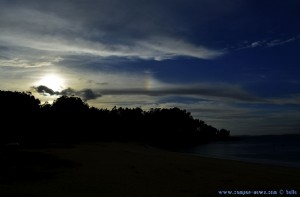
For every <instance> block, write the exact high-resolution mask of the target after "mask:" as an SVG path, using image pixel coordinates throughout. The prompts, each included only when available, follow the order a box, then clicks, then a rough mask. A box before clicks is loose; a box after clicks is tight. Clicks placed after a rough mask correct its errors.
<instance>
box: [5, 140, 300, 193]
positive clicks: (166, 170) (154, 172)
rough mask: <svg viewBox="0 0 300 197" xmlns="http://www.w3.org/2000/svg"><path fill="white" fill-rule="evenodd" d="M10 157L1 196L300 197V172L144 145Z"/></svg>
mask: <svg viewBox="0 0 300 197" xmlns="http://www.w3.org/2000/svg"><path fill="white" fill-rule="evenodd" d="M9 154H12V155H13V156H8V153H2V154H0V156H1V158H2V160H1V163H2V164H1V169H2V170H1V171H0V173H1V174H0V196H1V197H39V196H41V197H48V196H49V197H60V196H63V197H77V196H78V197H79V196H80V197H103V196H104V197H106V196H122V197H123V196H128V197H134V196H141V197H142V196H151V197H157V196H164V197H166V196H170V197H174V196H230V195H220V194H218V191H219V190H237V191H245V190H250V191H251V192H254V191H257V190H267V191H269V190H271V191H276V192H284V193H286V192H287V191H286V190H288V191H289V192H290V193H292V192H293V191H294V192H298V193H300V169H299V168H288V167H278V166H270V165H262V164H253V163H246V162H239V161H230V160H222V159H213V158H203V157H199V156H195V155H188V154H184V153H176V152H168V151H164V150H159V149H155V148H149V147H146V146H143V145H142V144H134V143H108V142H106V143H104V142H102V143H100V142H98V143H96V142H95V143H83V144H80V145H76V146H74V147H71V148H43V149H27V150H23V151H21V152H20V151H14V152H13V153H9ZM10 160H12V161H10ZM294 194H295V193H294ZM239 196H242V195H239ZM245 196H263V195H245ZM268 196H271V195H268ZM273 196H274V195H273ZM278 196H285V195H279V193H278ZM287 196H295V195H287Z"/></svg>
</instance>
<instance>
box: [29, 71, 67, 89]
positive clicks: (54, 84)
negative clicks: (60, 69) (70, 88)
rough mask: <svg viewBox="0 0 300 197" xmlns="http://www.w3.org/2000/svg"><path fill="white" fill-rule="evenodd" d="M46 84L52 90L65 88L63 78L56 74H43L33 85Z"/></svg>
mask: <svg viewBox="0 0 300 197" xmlns="http://www.w3.org/2000/svg"><path fill="white" fill-rule="evenodd" d="M41 85H42V86H46V87H48V88H50V89H52V90H53V91H55V92H57V91H61V90H63V89H64V88H65V82H64V79H63V78H62V77H61V76H59V75H57V74H48V75H45V76H43V77H42V78H41V79H40V80H39V81H37V82H36V83H35V86H41Z"/></svg>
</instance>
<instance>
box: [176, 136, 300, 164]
mask: <svg viewBox="0 0 300 197" xmlns="http://www.w3.org/2000/svg"><path fill="white" fill-rule="evenodd" d="M181 152H185V153H190V154H194V155H199V156H202V157H210V158H220V159H229V160H237V161H245V162H251V163H261V164H271V165H276V166H286V167H296V168H300V134H296V135H264V136H234V137H232V138H231V139H230V140H226V141H217V142H211V143H207V144H201V145H197V146H194V147H192V148H186V149H183V150H181Z"/></svg>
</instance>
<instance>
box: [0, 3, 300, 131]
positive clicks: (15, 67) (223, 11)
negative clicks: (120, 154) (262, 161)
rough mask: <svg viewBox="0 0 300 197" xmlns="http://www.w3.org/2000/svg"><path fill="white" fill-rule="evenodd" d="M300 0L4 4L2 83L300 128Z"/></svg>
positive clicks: (49, 94) (251, 126) (259, 126)
mask: <svg viewBox="0 0 300 197" xmlns="http://www.w3.org/2000/svg"><path fill="white" fill-rule="evenodd" d="M299 9H300V1H298V0H285V1H282V0H266V1H260V0H151V1H149V0H126V1H123V0H59V1H58V0H52V1H38V0H26V1H24V0H0V89H1V90H10V91H30V92H32V94H33V95H34V96H35V97H36V98H38V99H40V100H41V101H42V102H46V101H48V102H50V103H51V102H52V101H53V100H55V99H56V98H58V97H59V96H61V95H69V96H70V95H75V96H79V97H81V98H82V99H83V100H84V101H86V102H87V103H88V104H89V105H90V106H94V107H98V108H107V109H111V108H112V107H114V106H117V107H128V108H133V107H141V108H142V109H144V110H148V109H150V108H156V107H161V108H171V107H179V108H181V109H185V110H187V111H189V112H191V113H192V115H193V117H194V118H199V119H201V120H204V121H205V122H206V123H207V124H210V125H212V126H214V127H216V128H218V129H221V128H226V129H229V130H231V134H232V135H265V134H287V133H300V121H299V120H300V58H299V57H300V23H299V18H300V12H299Z"/></svg>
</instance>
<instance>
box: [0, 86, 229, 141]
mask: <svg viewBox="0 0 300 197" xmlns="http://www.w3.org/2000/svg"><path fill="white" fill-rule="evenodd" d="M0 110H1V111H0V112H1V117H2V118H1V128H0V129H1V130H0V145H1V146H3V145H7V144H10V143H17V144H19V145H23V146H36V145H46V144H51V143H63V144H64V143H78V142H82V141H137V142H146V143H150V144H158V145H166V146H182V145H191V144H197V143H203V142H209V141H214V140H224V139H228V138H229V136H230V131H229V130H226V129H220V130H218V129H216V128H215V127H213V126H211V125H208V124H206V123H205V122H204V121H202V120H199V119H195V118H194V117H193V116H192V115H191V113H190V112H187V111H186V110H184V109H179V108H177V107H174V108H168V109H166V108H151V109H149V110H148V111H145V110H142V109H141V108H140V107H136V108H122V107H116V106H115V107H114V108H112V109H111V110H109V109H99V108H96V107H90V106H89V105H88V104H87V103H86V102H84V101H83V100H82V99H81V98H79V97H75V96H61V97H59V98H57V99H56V100H55V101H54V102H53V103H52V104H49V103H47V102H46V103H44V104H41V102H40V100H39V99H37V98H35V97H34V96H33V95H32V94H31V93H30V92H18V91H0Z"/></svg>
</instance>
